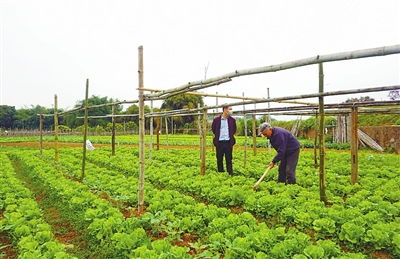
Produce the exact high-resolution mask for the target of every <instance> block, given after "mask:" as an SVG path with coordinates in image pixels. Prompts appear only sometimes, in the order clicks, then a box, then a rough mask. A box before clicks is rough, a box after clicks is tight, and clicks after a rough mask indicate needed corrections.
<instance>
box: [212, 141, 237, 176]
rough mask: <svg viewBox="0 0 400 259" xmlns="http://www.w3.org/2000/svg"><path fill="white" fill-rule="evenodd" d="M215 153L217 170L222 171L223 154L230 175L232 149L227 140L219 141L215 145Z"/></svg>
mask: <svg viewBox="0 0 400 259" xmlns="http://www.w3.org/2000/svg"><path fill="white" fill-rule="evenodd" d="M215 149H216V151H217V152H216V153H217V166H218V172H224V163H223V159H224V156H225V162H226V171H228V173H229V174H230V175H232V173H233V171H232V150H233V146H232V144H231V143H230V142H229V140H227V141H219V143H218V145H217V146H216V147H215Z"/></svg>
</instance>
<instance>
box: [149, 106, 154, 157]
mask: <svg viewBox="0 0 400 259" xmlns="http://www.w3.org/2000/svg"><path fill="white" fill-rule="evenodd" d="M150 113H153V101H150ZM152 158H153V117H150V155H149V159H150V160H151V159H152Z"/></svg>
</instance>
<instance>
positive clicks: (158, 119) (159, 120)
mask: <svg viewBox="0 0 400 259" xmlns="http://www.w3.org/2000/svg"><path fill="white" fill-rule="evenodd" d="M155 120H156V129H155V131H156V135H157V150H160V126H161V118H160V117H156V119H155Z"/></svg>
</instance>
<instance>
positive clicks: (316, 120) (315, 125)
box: [314, 113, 319, 168]
mask: <svg viewBox="0 0 400 259" xmlns="http://www.w3.org/2000/svg"><path fill="white" fill-rule="evenodd" d="M318 127H319V126H318V113H315V122H314V130H315V136H314V167H315V168H318V157H317V144H318Z"/></svg>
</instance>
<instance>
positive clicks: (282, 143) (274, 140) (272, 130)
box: [259, 122, 300, 184]
mask: <svg viewBox="0 0 400 259" xmlns="http://www.w3.org/2000/svg"><path fill="white" fill-rule="evenodd" d="M259 129H260V133H261V134H262V135H264V136H265V137H267V138H268V139H269V141H270V142H271V146H272V147H273V148H274V149H275V150H276V151H277V152H278V154H276V156H275V157H274V159H273V160H272V162H270V163H269V166H270V167H271V168H273V167H274V166H275V164H276V163H278V162H281V163H280V165H279V176H278V182H280V183H288V184H295V183H296V166H297V161H298V160H299V153H300V143H299V141H297V139H296V137H295V136H293V135H292V133H290V132H289V131H287V130H285V129H282V128H279V127H271V125H270V124H269V123H267V122H264V123H263V124H261V125H260V127H259Z"/></svg>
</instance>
